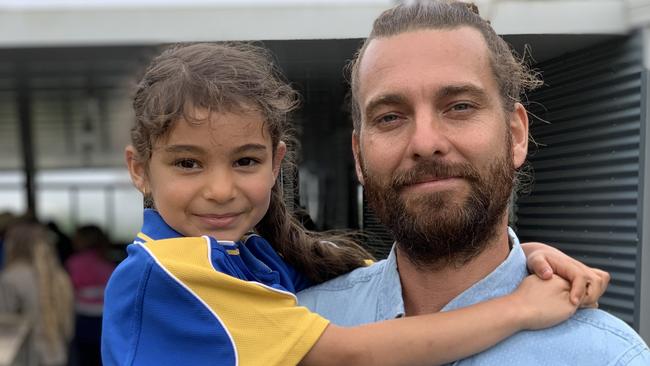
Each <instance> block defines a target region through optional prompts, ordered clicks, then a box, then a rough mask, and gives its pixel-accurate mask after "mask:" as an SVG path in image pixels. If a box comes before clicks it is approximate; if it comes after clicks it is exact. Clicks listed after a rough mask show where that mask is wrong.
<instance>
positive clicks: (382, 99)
mask: <svg viewBox="0 0 650 366" xmlns="http://www.w3.org/2000/svg"><path fill="white" fill-rule="evenodd" d="M399 104H406V97H404V96H403V95H400V94H381V95H378V96H376V97H374V98H372V99H370V101H369V102H368V103H367V104H366V108H365V115H366V116H369V115H370V114H371V113H372V112H373V111H374V110H375V109H377V108H378V107H380V106H382V105H399Z"/></svg>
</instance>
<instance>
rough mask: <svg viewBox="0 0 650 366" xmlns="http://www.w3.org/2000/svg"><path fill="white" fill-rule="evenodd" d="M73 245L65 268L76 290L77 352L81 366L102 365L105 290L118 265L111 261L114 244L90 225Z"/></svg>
mask: <svg viewBox="0 0 650 366" xmlns="http://www.w3.org/2000/svg"><path fill="white" fill-rule="evenodd" d="M72 245H73V248H74V250H75V253H74V254H72V256H70V258H69V259H68V261H67V262H66V263H65V267H66V269H67V270H68V273H69V274H70V278H71V280H72V285H73V287H74V299H75V301H74V302H75V314H76V316H75V318H76V321H75V336H74V341H73V352H74V356H75V357H76V358H77V361H78V364H79V365H83V366H92V365H101V354H100V344H101V335H102V312H103V308H104V289H105V287H106V283H107V282H108V278H109V277H110V276H111V273H113V269H115V264H114V263H113V262H111V261H110V260H109V259H108V257H107V252H108V250H109V248H110V245H111V241H110V239H109V238H108V235H106V233H105V232H104V231H103V230H102V229H101V228H99V227H98V226H95V225H87V226H82V227H80V228H79V229H77V231H76V233H75V235H74V236H73V238H72Z"/></svg>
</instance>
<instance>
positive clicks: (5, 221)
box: [0, 211, 16, 269]
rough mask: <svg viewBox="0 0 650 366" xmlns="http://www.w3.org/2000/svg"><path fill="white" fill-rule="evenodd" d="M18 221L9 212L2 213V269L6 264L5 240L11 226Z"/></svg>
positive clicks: (0, 255) (0, 260)
mask: <svg viewBox="0 0 650 366" xmlns="http://www.w3.org/2000/svg"><path fill="white" fill-rule="evenodd" d="M14 220H16V216H15V215H14V214H12V213H11V212H9V211H4V212H2V213H0V269H2V266H3V264H4V249H3V247H4V245H3V243H4V238H5V233H6V231H7V228H8V227H9V225H10V224H11V223H12V222H13V221H14Z"/></svg>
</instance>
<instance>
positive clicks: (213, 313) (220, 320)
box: [102, 210, 328, 366]
mask: <svg viewBox="0 0 650 366" xmlns="http://www.w3.org/2000/svg"><path fill="white" fill-rule="evenodd" d="M127 252H128V257H127V258H126V259H125V260H124V261H123V262H122V263H120V265H119V266H118V267H117V269H116V270H115V272H114V273H113V275H112V276H111V279H110V281H109V283H108V286H107V289H106V295H105V304H104V322H103V332H102V359H103V361H104V365H107V366H111V365H218V366H219V365H228V366H234V365H242V366H248V365H256V366H257V365H295V364H297V363H298V362H300V360H301V359H302V358H303V357H304V355H305V354H306V353H307V352H308V351H309V350H310V349H311V347H312V346H313V345H314V344H315V343H316V341H317V340H318V338H319V337H320V336H321V334H322V332H323V331H324V330H325V328H326V327H327V325H328V321H327V320H326V319H324V318H322V317H321V316H319V315H317V314H315V313H312V312H310V311H308V310H307V309H306V308H304V307H299V306H297V305H296V297H295V295H294V293H295V292H296V291H300V290H302V289H303V288H305V287H306V286H307V285H308V284H309V283H308V281H307V280H306V278H305V277H304V276H301V275H300V274H298V273H297V272H296V271H295V270H294V269H293V268H291V267H290V266H289V265H287V264H286V263H285V262H284V261H283V260H282V259H281V258H280V256H278V254H277V253H276V252H275V251H274V250H273V248H272V247H271V245H270V244H269V243H268V242H267V241H266V240H264V239H263V238H261V237H259V236H256V235H253V236H251V237H249V238H248V239H246V240H245V241H243V242H236V243H235V242H217V241H216V240H215V239H213V238H210V237H207V236H204V237H182V236H181V235H180V234H179V233H177V232H176V231H174V230H173V229H172V228H171V227H169V226H168V225H167V224H166V223H165V222H164V221H163V219H162V218H161V217H160V215H159V214H158V213H157V212H156V211H154V210H145V213H144V224H143V228H142V232H141V233H139V234H138V235H137V238H136V239H135V241H134V242H133V244H130V245H129V246H128V248H127Z"/></svg>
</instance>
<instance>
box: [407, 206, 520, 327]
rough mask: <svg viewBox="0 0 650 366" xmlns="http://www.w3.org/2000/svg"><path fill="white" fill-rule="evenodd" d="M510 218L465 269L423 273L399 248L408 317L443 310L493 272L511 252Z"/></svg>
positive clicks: (452, 266) (505, 219)
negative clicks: (508, 225) (509, 242)
mask: <svg viewBox="0 0 650 366" xmlns="http://www.w3.org/2000/svg"><path fill="white" fill-rule="evenodd" d="M508 240H509V239H508V230H507V217H504V219H503V220H502V223H501V224H499V229H498V230H497V234H496V235H495V236H494V238H492V239H491V240H489V242H487V243H485V249H484V250H483V252H481V253H480V254H479V255H478V256H476V257H475V258H473V259H472V260H470V261H469V262H467V263H465V264H464V265H462V266H455V265H453V264H450V265H448V266H443V267H437V268H435V269H433V270H431V271H423V270H422V268H421V267H418V266H415V265H413V263H411V262H410V261H409V260H408V258H407V257H406V255H405V254H404V253H402V252H400V249H399V245H398V246H397V250H396V254H397V267H398V270H399V276H400V281H401V283H402V298H403V299H404V310H405V312H406V315H407V316H413V315H421V314H429V313H435V312H438V311H440V310H441V309H442V308H443V307H444V306H445V305H446V304H447V303H449V302H450V301H451V300H453V299H454V298H455V297H456V296H458V295H459V294H461V293H462V292H463V291H465V290H467V289H468V288H470V287H471V286H472V285H474V284H475V283H476V282H478V281H480V280H482V279H483V278H485V277H486V276H487V275H488V274H490V273H491V272H492V271H494V270H495V269H496V268H497V267H498V266H499V265H500V264H501V263H502V262H503V261H504V260H505V259H506V258H507V257H508V254H509V253H510V246H509V244H508Z"/></svg>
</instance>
